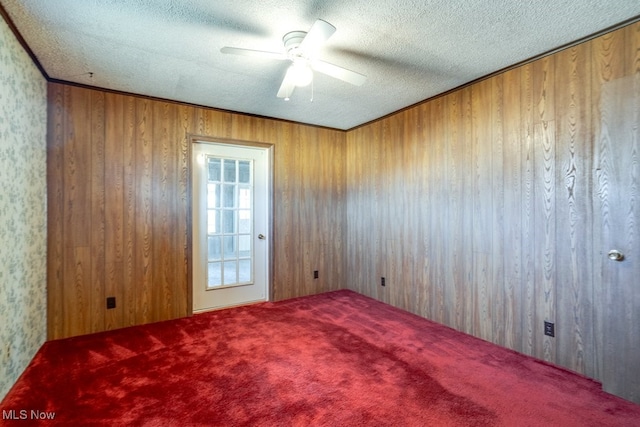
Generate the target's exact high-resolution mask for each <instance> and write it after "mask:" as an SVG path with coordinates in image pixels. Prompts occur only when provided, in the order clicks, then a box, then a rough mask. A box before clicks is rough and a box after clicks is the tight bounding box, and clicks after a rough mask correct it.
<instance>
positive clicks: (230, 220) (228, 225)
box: [222, 210, 236, 234]
mask: <svg viewBox="0 0 640 427" xmlns="http://www.w3.org/2000/svg"><path fill="white" fill-rule="evenodd" d="M235 216H236V211H234V210H224V211H222V232H223V233H225V234H232V233H235V232H236V227H235Z"/></svg>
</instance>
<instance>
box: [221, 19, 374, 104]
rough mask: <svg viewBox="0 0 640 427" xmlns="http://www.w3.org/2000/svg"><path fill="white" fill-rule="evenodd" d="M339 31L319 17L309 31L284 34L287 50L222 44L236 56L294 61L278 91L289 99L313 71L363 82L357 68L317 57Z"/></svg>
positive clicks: (350, 80)
mask: <svg viewBox="0 0 640 427" xmlns="http://www.w3.org/2000/svg"><path fill="white" fill-rule="evenodd" d="M335 31H336V27H334V26H333V25H331V24H330V23H328V22H327V21H323V20H322V19H318V20H317V21H316V22H315V23H314V24H313V25H312V26H311V29H310V30H309V32H304V31H291V32H288V33H287V34H285V35H284V37H283V38H282V41H283V43H284V49H285V52H282V53H279V52H265V51H262V50H252V49H242V48H238V47H228V46H226V47H223V48H222V49H220V51H221V52H222V53H230V54H234V55H244V56H253V57H261V58H268V59H275V60H279V61H291V65H290V66H289V68H288V69H287V73H286V74H285V76H284V79H283V80H282V84H281V85H280V89H279V90H278V95H277V96H278V98H284V100H285V101H288V100H289V98H290V97H291V94H292V93H293V90H294V89H295V88H296V87H302V86H307V85H308V84H310V83H311V81H312V80H313V71H317V72H319V73H323V74H326V75H328V76H331V77H333V78H336V79H339V80H342V81H345V82H347V83H351V84H352V85H356V86H360V85H362V84H363V83H364V82H365V80H366V79H367V77H366V76H365V75H363V74H360V73H356V72H355V71H351V70H347V69H346V68H342V67H339V66H337V65H334V64H330V63H328V62H325V61H321V60H319V59H317V58H316V54H317V52H318V50H319V49H320V47H322V45H323V44H324V43H325V42H326V41H327V40H328V39H329V37H331V35H332V34H333V33H334V32H335Z"/></svg>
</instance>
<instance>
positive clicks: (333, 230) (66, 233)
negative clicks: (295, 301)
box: [47, 83, 346, 339]
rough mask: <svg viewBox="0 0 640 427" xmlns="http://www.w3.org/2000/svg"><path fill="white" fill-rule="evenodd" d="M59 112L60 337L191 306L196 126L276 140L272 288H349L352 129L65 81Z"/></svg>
mask: <svg viewBox="0 0 640 427" xmlns="http://www.w3.org/2000/svg"><path fill="white" fill-rule="evenodd" d="M48 120H49V125H48V126H49V136H48V139H49V141H48V153H49V155H48V171H47V175H48V179H49V193H48V206H49V245H48V247H49V249H48V250H49V252H48V263H49V264H48V265H49V270H48V271H49V275H48V277H49V281H48V295H49V297H48V298H49V305H48V310H49V312H48V319H49V338H50V339H55V338H62V337H68V336H74V335H80V334H86V333H90V332H96V331H100V330H107V329H113V328H119V327H123V326H130V325H137V324H143V323H148V322H152V321H158V320H165V319H172V318H176V317H182V316H186V315H188V314H189V312H190V304H191V303H190V301H189V294H190V292H189V287H190V283H189V278H190V265H189V253H190V248H189V247H188V244H189V238H188V230H187V228H188V220H187V218H188V216H189V215H188V212H189V206H188V204H189V197H188V194H187V190H188V177H189V176H190V174H189V173H188V169H187V168H188V145H187V144H188V141H189V137H188V135H202V136H205V137H209V138H223V139H235V140H248V141H255V142H264V143H271V144H274V146H275V148H274V153H275V159H274V169H275V170H274V177H275V182H274V194H273V198H274V202H275V205H274V225H273V228H274V230H273V236H272V237H273V242H274V243H273V254H272V256H273V260H274V264H273V268H274V272H273V276H272V277H273V283H272V298H275V299H285V298H291V297H297V296H303V295H308V294H313V293H319V292H323V291H327V290H334V289H340V288H343V287H344V286H345V282H344V274H345V271H346V258H345V248H344V246H343V236H344V235H345V233H346V221H345V219H346V211H345V209H346V201H345V197H346V190H345V172H346V160H345V158H344V152H345V150H344V141H345V133H344V132H341V131H334V130H329V129H322V128H317V127H313V126H304V125H297V124H292V123H287V122H282V121H277V120H266V119H261V118H256V117H250V116H245V115H240V114H232V113H229V112H221V111H216V110H210V109H205V108H196V107H192V106H186V105H180V104H177V103H171V102H162V101H157V100H151V99H147V98H143V97H135V96H126V95H121V94H114V93H108V92H103V91H99V90H90V89H85V88H78V87H74V86H69V85H64V84H58V83H50V84H49V119H48ZM313 270H319V272H320V278H319V279H316V280H314V279H313V275H312V274H313ZM109 296H115V297H116V301H117V304H116V308H115V309H110V310H107V309H106V297H109Z"/></svg>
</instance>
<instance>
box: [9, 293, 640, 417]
mask: <svg viewBox="0 0 640 427" xmlns="http://www.w3.org/2000/svg"><path fill="white" fill-rule="evenodd" d="M1 409H2V415H3V420H2V423H3V425H20V426H26V425H47V426H51V425H64V426H69V425H71V426H76V425H77V426H639V425H640V406H639V405H635V404H632V403H629V402H627V401H625V400H622V399H619V398H617V397H615V396H612V395H609V394H606V393H604V392H602V391H601V390H600V386H599V384H598V383H596V382H594V381H591V380H589V379H587V378H584V377H582V376H579V375H576V374H573V373H570V372H568V371H566V370H563V369H558V368H555V367H553V366H550V365H548V364H546V363H543V362H541V361H538V360H535V359H531V358H528V357H525V356H522V355H519V354H517V353H515V352H512V351H509V350H505V349H502V348H499V347H497V346H494V345H492V344H489V343H487V342H484V341H481V340H478V339H476V338H473V337H470V336H468V335H464V334H461V333H459V332H456V331H454V330H452V329H449V328H446V327H443V326H440V325H437V324H434V323H432V322H429V321H427V320H425V319H422V318H419V317H417V316H413V315H411V314H408V313H405V312H402V311H400V310H397V309H395V308H392V307H390V306H387V305H384V304H382V303H379V302H377V301H374V300H372V299H369V298H366V297H363V296H360V295H358V294H355V293H353V292H350V291H338V292H333V293H328V294H322V295H316V296H312V297H305V298H300V299H295V300H289V301H283V302H278V303H264V304H258V305H253V306H248V307H241V308H234V309H229V310H222V311H216V312H210V313H205V314H201V315H197V316H194V317H192V318H188V319H179V320H175V321H169V322H161V323H156V324H151V325H145V326H138V327H133V328H127V329H121V330H117V331H112V332H106V333H100V334H94V335H89V336H83V337H77V338H71V339H66V340H59V341H52V342H48V343H46V344H45V345H44V346H43V347H42V349H41V350H40V352H39V353H38V354H37V355H36V357H35V359H34V361H33V363H32V364H31V365H30V366H29V368H28V369H27V370H26V372H25V373H24V374H23V375H22V377H21V378H20V380H19V381H18V383H17V384H16V385H15V386H14V388H13V389H12V390H11V391H10V392H9V394H8V395H7V397H6V398H5V399H4V401H3V402H2V407H1ZM32 411H34V412H32ZM47 416H49V417H51V416H53V417H54V419H53V420H36V419H35V418H38V417H47ZM10 417H13V418H24V420H8V419H7V418H10Z"/></svg>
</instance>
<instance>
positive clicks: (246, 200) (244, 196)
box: [238, 186, 251, 209]
mask: <svg viewBox="0 0 640 427" xmlns="http://www.w3.org/2000/svg"><path fill="white" fill-rule="evenodd" d="M238 192H239V193H240V194H239V197H238V198H239V199H240V200H239V202H240V203H238V207H239V208H241V209H249V208H251V187H244V186H243V187H240V188H239V189H238Z"/></svg>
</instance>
